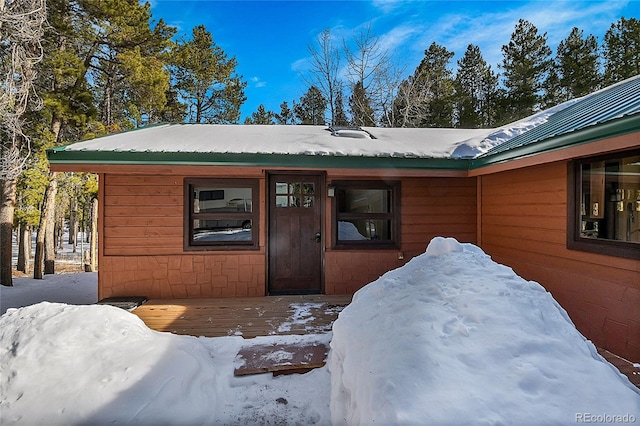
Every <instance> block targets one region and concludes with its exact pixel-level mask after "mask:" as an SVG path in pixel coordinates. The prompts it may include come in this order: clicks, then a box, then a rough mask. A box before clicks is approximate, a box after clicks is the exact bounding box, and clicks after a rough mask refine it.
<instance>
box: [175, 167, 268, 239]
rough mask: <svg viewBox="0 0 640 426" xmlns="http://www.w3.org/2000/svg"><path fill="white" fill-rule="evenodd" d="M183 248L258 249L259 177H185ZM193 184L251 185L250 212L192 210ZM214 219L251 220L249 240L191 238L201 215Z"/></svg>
mask: <svg viewBox="0 0 640 426" xmlns="http://www.w3.org/2000/svg"><path fill="white" fill-rule="evenodd" d="M183 187H184V215H183V216H184V217H183V222H184V232H183V235H184V244H183V245H184V250H185V251H228V250H259V249H260V247H259V235H260V181H259V180H258V179H248V178H247V179H243V178H229V179H227V178H185V179H184V183H183ZM194 187H219V188H250V189H251V212H222V213H195V212H194V211H193V205H194V198H193V194H194V190H193V189H194ZM205 215H206V216H207V219H212V220H215V218H216V216H218V217H220V218H221V219H223V218H224V219H229V218H237V219H238V220H250V221H251V240H250V241H205V242H196V241H194V240H193V222H194V220H196V219H198V217H201V216H205Z"/></svg>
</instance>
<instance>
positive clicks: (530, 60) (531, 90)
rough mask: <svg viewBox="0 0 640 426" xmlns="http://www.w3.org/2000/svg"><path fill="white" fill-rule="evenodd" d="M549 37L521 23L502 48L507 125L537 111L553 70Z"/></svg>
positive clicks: (526, 22)
mask: <svg viewBox="0 0 640 426" xmlns="http://www.w3.org/2000/svg"><path fill="white" fill-rule="evenodd" d="M551 53H552V52H551V49H550V48H549V46H547V34H546V33H544V34H538V29H537V28H536V27H535V26H534V25H533V24H532V23H531V22H529V21H526V20H524V19H520V20H519V21H518V23H517V24H516V27H515V30H514V32H513V33H512V34H511V39H510V41H509V44H507V45H504V46H502V54H503V59H502V65H501V68H502V69H503V75H504V81H503V83H504V86H505V87H506V90H507V103H506V111H505V113H506V116H505V117H504V120H505V121H515V120H517V119H520V118H523V117H527V116H529V115H531V114H532V113H533V112H534V111H536V110H537V109H538V108H539V107H540V105H541V103H542V90H543V84H544V81H545V78H546V76H547V73H548V72H549V68H550V66H551V60H550V55H551Z"/></svg>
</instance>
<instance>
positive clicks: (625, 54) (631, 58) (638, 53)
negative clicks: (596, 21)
mask: <svg viewBox="0 0 640 426" xmlns="http://www.w3.org/2000/svg"><path fill="white" fill-rule="evenodd" d="M602 51H603V56H604V60H605V61H604V80H605V85H610V84H614V83H617V82H619V81H622V80H624V79H627V78H629V77H633V76H636V75H638V74H640V20H638V19H636V18H629V19H626V18H624V17H622V18H620V19H619V20H618V21H617V22H616V23H614V24H611V27H610V28H609V30H608V31H607V32H606V34H605V35H604V44H603V46H602Z"/></svg>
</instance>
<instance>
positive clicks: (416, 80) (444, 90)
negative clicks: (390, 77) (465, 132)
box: [399, 42, 454, 127]
mask: <svg viewBox="0 0 640 426" xmlns="http://www.w3.org/2000/svg"><path fill="white" fill-rule="evenodd" d="M424 55H425V57H424V58H423V59H422V61H421V62H420V65H418V67H417V69H416V71H415V72H414V74H413V77H412V78H410V79H407V80H405V84H403V85H401V86H402V87H401V92H400V93H399V96H401V97H402V96H406V97H407V98H405V99H403V100H402V101H404V102H405V104H406V106H407V108H408V109H409V110H411V111H407V112H409V114H411V115H410V116H409V117H407V118H406V119H405V124H406V125H407V127H452V126H453V90H454V89H453V73H452V71H451V70H450V69H449V68H448V66H449V61H451V58H453V56H454V53H453V52H450V51H448V50H447V48H446V47H444V46H440V45H438V44H437V43H435V42H434V43H432V44H431V45H430V46H429V49H427V50H425V51H424Z"/></svg>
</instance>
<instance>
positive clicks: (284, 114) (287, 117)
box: [274, 101, 295, 125]
mask: <svg viewBox="0 0 640 426" xmlns="http://www.w3.org/2000/svg"><path fill="white" fill-rule="evenodd" d="M274 118H275V120H276V124H281V125H287V124H295V116H294V115H293V111H292V110H291V108H289V104H288V103H287V101H284V102H282V103H281V104H280V113H279V114H274Z"/></svg>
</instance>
